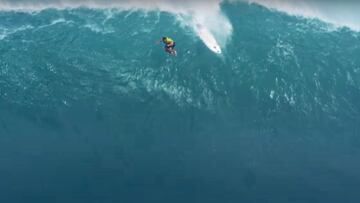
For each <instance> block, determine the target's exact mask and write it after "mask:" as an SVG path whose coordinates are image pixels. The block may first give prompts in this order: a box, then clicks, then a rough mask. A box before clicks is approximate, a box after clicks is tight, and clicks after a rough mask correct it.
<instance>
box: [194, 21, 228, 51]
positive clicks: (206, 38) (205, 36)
mask: <svg viewBox="0 0 360 203" xmlns="http://www.w3.org/2000/svg"><path fill="white" fill-rule="evenodd" d="M195 31H196V33H197V34H198V35H199V37H200V39H201V40H202V41H203V42H204V44H205V45H206V46H207V47H208V48H209V49H210V50H211V51H213V52H214V53H217V54H221V53H222V52H221V48H220V45H219V44H218V42H217V41H216V39H215V38H214V36H213V35H212V34H211V33H210V31H209V30H208V29H206V28H205V27H203V26H201V25H200V24H197V25H196V29H195Z"/></svg>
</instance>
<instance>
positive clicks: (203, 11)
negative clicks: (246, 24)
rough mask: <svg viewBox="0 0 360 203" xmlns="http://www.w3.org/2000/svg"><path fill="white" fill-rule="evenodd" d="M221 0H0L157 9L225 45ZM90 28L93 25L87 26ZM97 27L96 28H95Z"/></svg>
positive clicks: (6, 4)
mask: <svg viewBox="0 0 360 203" xmlns="http://www.w3.org/2000/svg"><path fill="white" fill-rule="evenodd" d="M221 2H222V1H221V0H208V1H190V0H183V1H172V0H155V1H143V0H131V1H130V0H117V1H116V0H105V1H100V0H76V1H74V0H59V1H55V0H46V1H45V0H44V1H36V0H17V1H13V0H2V1H1V2H0V10H3V11H14V10H16V11H40V10H44V9H50V8H53V9H72V8H79V7H86V8H94V9H112V8H116V9H120V10H143V11H144V12H151V11H160V12H168V13H171V14H173V15H175V16H176V17H177V18H176V19H177V20H179V21H180V22H181V23H182V24H183V25H184V26H185V27H190V28H191V29H192V30H193V31H194V33H197V32H196V27H197V25H199V24H200V25H201V26H202V27H205V28H206V29H207V30H209V31H210V33H211V34H212V35H213V37H214V38H215V39H216V40H217V41H218V42H219V44H220V45H222V46H225V45H226V43H227V41H228V40H229V38H230V37H231V34H232V25H231V23H230V21H229V20H228V18H227V17H226V16H225V15H224V14H223V13H222V12H221V9H220V5H221ZM90 28H91V29H94V28H93V27H91V26H90ZM96 30H98V29H96ZM98 31H99V30H98Z"/></svg>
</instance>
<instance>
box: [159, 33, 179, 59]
mask: <svg viewBox="0 0 360 203" xmlns="http://www.w3.org/2000/svg"><path fill="white" fill-rule="evenodd" d="M160 41H162V42H163V43H164V44H165V47H164V48H165V51H166V52H168V53H169V54H171V55H173V56H175V55H176V50H175V49H174V48H175V45H176V44H175V42H174V40H172V39H171V38H170V37H162V38H161V40H160Z"/></svg>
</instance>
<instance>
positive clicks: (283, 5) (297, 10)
mask: <svg viewBox="0 0 360 203" xmlns="http://www.w3.org/2000/svg"><path fill="white" fill-rule="evenodd" d="M243 1H246V2H248V3H255V4H259V5H262V6H265V7H267V8H270V9H276V10H278V11H282V12H286V13H287V14H290V15H295V16H301V17H305V18H316V19H319V20H321V21H324V22H327V23H331V24H333V25H335V26H336V27H344V26H345V27H348V28H350V29H352V30H354V31H358V32H359V31H360V21H359V20H358V19H360V13H359V12H358V11H359V10H360V2H359V1H306V0H296V1H295V0H243Z"/></svg>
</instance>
